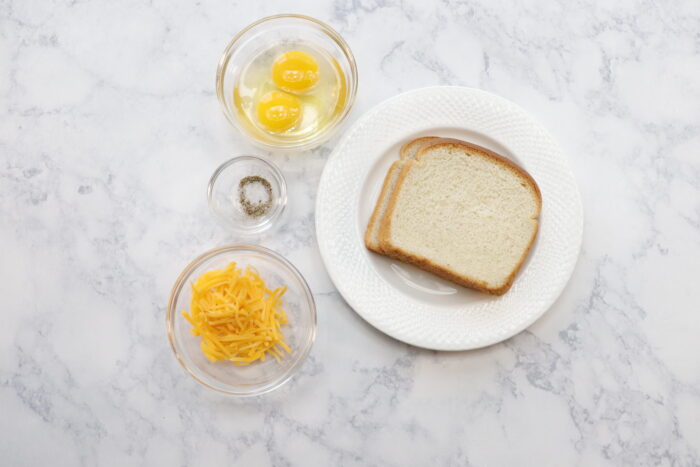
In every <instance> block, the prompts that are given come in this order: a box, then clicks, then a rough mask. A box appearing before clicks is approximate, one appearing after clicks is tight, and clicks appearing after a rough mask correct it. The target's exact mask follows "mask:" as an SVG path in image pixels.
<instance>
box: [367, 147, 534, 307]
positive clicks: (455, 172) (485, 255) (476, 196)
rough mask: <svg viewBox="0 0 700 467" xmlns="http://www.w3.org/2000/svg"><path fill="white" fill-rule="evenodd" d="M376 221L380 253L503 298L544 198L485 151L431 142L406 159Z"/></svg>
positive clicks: (531, 237)
mask: <svg viewBox="0 0 700 467" xmlns="http://www.w3.org/2000/svg"><path fill="white" fill-rule="evenodd" d="M392 184H393V191H392V194H391V197H390V200H389V201H388V203H387V204H388V205H387V206H386V208H385V210H384V215H383V216H382V217H381V219H380V220H379V224H380V225H379V234H378V238H379V240H378V243H379V248H380V251H381V252H382V253H383V254H385V255H387V256H390V257H393V258H396V259H398V260H401V261H404V262H407V263H410V264H413V265H415V266H418V267H419V268H421V269H424V270H426V271H429V272H432V273H434V274H436V275H438V276H441V277H443V278H445V279H448V280H450V281H452V282H454V283H456V284H459V285H462V286H465V287H470V288H473V289H476V290H480V291H483V292H486V293H490V294H494V295H502V294H504V293H505V292H507V291H508V289H509V288H510V287H511V285H512V284H513V280H514V279H515V275H516V274H517V272H518V270H519V269H520V267H521V266H522V264H523V262H524V261H525V258H526V257H527V254H528V252H529V251H530V248H531V246H532V244H533V242H534V240H535V236H536V234H537V229H538V225H539V224H538V216H539V214H540V210H541V207H542V197H541V195H540V190H539V188H538V187H537V184H536V183H535V181H534V180H533V179H532V177H530V175H529V174H528V173H527V172H525V171H524V170H523V169H521V168H520V167H518V166H517V165H515V164H513V163H512V162H511V161H509V160H508V159H505V158H503V157H501V156H499V155H497V154H495V153H494V152H492V151H489V150H488V149H485V148H482V147H480V146H476V145H473V144H469V143H465V142H454V141H450V142H437V143H434V144H429V145H427V146H424V147H422V148H421V149H419V150H418V152H417V155H416V159H415V160H411V161H406V162H405V163H404V164H403V167H402V169H401V173H400V174H399V176H398V177H397V180H396V181H395V182H392Z"/></svg>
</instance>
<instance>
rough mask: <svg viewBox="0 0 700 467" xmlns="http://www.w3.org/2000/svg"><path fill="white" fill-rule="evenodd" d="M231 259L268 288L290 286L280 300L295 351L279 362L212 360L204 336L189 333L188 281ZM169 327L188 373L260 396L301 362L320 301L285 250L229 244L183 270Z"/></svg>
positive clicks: (286, 378) (235, 392) (172, 296)
mask: <svg viewBox="0 0 700 467" xmlns="http://www.w3.org/2000/svg"><path fill="white" fill-rule="evenodd" d="M231 261H235V262H236V263H238V265H239V267H242V268H245V267H246V266H251V267H253V268H255V269H256V270H257V272H258V274H260V276H261V277H262V278H263V280H264V281H265V284H266V285H267V287H268V288H270V289H274V288H276V287H281V286H283V285H286V286H287V290H286V292H285V293H284V295H283V296H282V300H283V306H284V310H285V312H286V313H287V317H288V319H289V323H288V324H285V325H283V326H282V328H281V330H282V333H283V334H284V339H285V342H286V343H287V344H288V345H289V347H291V348H292V353H291V354H287V355H285V356H284V358H283V359H282V361H281V363H278V362H277V361H276V360H275V359H274V358H267V359H265V361H258V362H255V363H252V364H250V365H247V366H236V365H234V364H233V363H231V362H225V361H220V362H210V361H209V360H208V359H207V358H206V357H205V356H204V354H203V353H202V350H201V349H200V338H199V337H195V336H193V335H192V334H191V332H190V330H191V329H192V326H191V325H190V323H189V322H188V321H187V319H186V318H185V317H184V316H182V311H183V310H189V307H190V300H191V297H192V290H191V287H190V283H191V282H193V281H195V280H196V279H197V277H199V276H200V275H201V274H202V273H204V272H206V271H210V270H212V269H221V268H224V267H226V266H227V265H228V264H229V263H230V262H231ZM167 327H168V340H169V341H170V346H171V347H172V349H173V352H174V353H175V357H177V359H178V361H179V362H180V364H181V365H182V366H183V367H184V368H185V370H186V371H187V372H188V373H189V374H190V376H192V377H193V378H194V379H196V380H197V381H199V382H200V383H202V384H203V385H204V386H207V387H208V388H211V389H214V390H217V391H220V392H224V393H226V394H231V395H234V396H256V395H260V394H264V393H266V392H270V391H272V390H274V389H277V388H279V387H280V386H282V385H283V384H284V383H285V382H287V381H289V379H290V378H291V377H292V376H293V375H294V374H295V373H296V372H297V371H299V369H300V368H301V366H302V363H303V362H304V360H306V357H307V356H308V355H309V352H310V350H311V347H312V345H313V343H314V340H315V338H316V305H315V303H314V298H313V295H312V294H311V290H310V289H309V286H308V285H307V283H306V281H305V280H304V278H303V277H302V275H301V274H300V273H299V271H298V270H297V269H296V268H295V267H294V266H293V265H292V264H291V263H290V262H289V261H287V260H286V259H284V258H283V257H282V256H281V255H279V254H278V253H275V252H274V251H272V250H268V249H267V248H263V247H260V246H254V245H231V246H226V247H223V248H218V249H216V250H211V251H208V252H206V253H204V254H203V255H201V256H199V257H198V258H196V259H195V260H194V261H192V263H190V264H189V266H187V267H186V268H185V270H184V271H183V272H182V274H180V277H178V279H177V281H176V282H175V285H174V286H173V290H172V292H171V293H170V300H169V302H168V312H167Z"/></svg>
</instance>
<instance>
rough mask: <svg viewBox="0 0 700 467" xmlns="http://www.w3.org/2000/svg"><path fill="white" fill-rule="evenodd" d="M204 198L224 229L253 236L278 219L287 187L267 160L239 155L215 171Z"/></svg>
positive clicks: (284, 201) (281, 176)
mask: <svg viewBox="0 0 700 467" xmlns="http://www.w3.org/2000/svg"><path fill="white" fill-rule="evenodd" d="M207 197H208V200H209V209H210V210H211V212H212V214H214V215H215V217H216V218H217V220H219V222H220V223H221V224H222V225H223V226H224V227H226V228H227V229H228V230H230V231H231V232H233V233H235V234H237V235H241V236H242V235H256V234H259V233H262V232H264V231H265V230H267V229H269V228H270V227H272V226H273V224H274V223H275V222H277V221H278V220H279V219H280V217H281V214H282V212H283V210H284V207H285V204H286V202H287V185H286V183H285V181H284V176H283V175H282V172H280V170H279V169H278V168H277V166H275V165H274V164H273V163H272V162H271V161H267V160H265V159H262V158H260V157H256V156H252V155H242V156H238V157H234V158H233V159H230V160H228V161H226V162H224V163H223V164H221V166H219V168H217V169H216V171H215V172H214V174H213V175H212V177H211V179H210V180H209V185H208V187H207Z"/></svg>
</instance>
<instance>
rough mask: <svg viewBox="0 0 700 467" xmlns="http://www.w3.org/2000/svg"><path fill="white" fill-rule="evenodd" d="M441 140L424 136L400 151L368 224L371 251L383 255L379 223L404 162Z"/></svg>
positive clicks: (366, 234) (368, 241) (366, 242)
mask: <svg viewBox="0 0 700 467" xmlns="http://www.w3.org/2000/svg"><path fill="white" fill-rule="evenodd" d="M436 140H440V138H438V137H437V136H424V137H422V138H416V139H414V140H411V141H409V142H408V143H406V144H404V145H403V146H402V147H401V150H400V151H399V157H400V159H399V160H398V161H396V162H394V163H393V164H391V167H389V171H388V172H387V174H386V177H385V178H384V184H383V185H382V190H381V191H380V192H379V198H377V203H376V204H375V205H374V211H373V212H372V216H371V217H370V218H369V223H368V224H367V230H366V231H365V245H366V246H367V248H369V249H370V250H372V251H374V252H377V253H382V250H381V248H380V247H379V221H380V220H381V218H382V216H384V212H385V211H386V208H387V207H388V206H389V200H390V199H391V193H392V192H393V191H394V187H395V186H396V182H397V181H398V179H399V174H400V173H401V169H402V168H403V166H404V162H405V161H408V160H413V159H415V158H416V154H417V153H418V150H419V149H421V148H423V147H424V146H427V145H428V144H430V143H432V142H434V141H436Z"/></svg>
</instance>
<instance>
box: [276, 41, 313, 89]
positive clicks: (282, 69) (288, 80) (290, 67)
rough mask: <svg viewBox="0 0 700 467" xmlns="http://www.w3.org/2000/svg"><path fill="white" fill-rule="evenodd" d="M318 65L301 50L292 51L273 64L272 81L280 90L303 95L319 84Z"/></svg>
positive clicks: (278, 58)
mask: <svg viewBox="0 0 700 467" xmlns="http://www.w3.org/2000/svg"><path fill="white" fill-rule="evenodd" d="M318 75H319V72H318V63H317V62H316V60H314V58H313V57H312V56H311V55H309V54H307V53H306V52H302V51H300V50H290V51H289V52H285V53H283V54H282V55H280V56H279V57H277V58H276V59H275V61H274V63H273V64H272V80H273V81H274V82H275V84H276V85H277V87H278V88H280V89H283V90H285V91H287V92H293V93H295V94H303V93H305V92H306V91H308V90H310V89H311V88H312V87H314V85H315V84H316V83H317V82H318Z"/></svg>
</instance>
